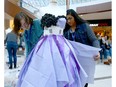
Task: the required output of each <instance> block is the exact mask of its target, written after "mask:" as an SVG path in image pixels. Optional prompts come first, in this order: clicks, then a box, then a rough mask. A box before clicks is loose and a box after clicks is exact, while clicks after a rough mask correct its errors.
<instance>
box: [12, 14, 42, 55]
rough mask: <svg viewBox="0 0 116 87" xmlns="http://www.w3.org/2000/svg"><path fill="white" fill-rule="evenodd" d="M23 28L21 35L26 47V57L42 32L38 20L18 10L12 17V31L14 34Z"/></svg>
mask: <svg viewBox="0 0 116 87" xmlns="http://www.w3.org/2000/svg"><path fill="white" fill-rule="evenodd" d="M20 29H23V30H24V33H23V37H24V42H25V46H26V47H25V48H26V57H27V56H28V55H29V53H30V52H31V50H32V49H33V47H34V46H35V45H36V43H37V41H38V40H39V38H40V37H41V36H42V34H43V29H42V28H41V26H40V20H38V19H34V20H33V19H32V18H30V17H29V16H28V15H26V14H25V13H23V12H19V13H17V14H16V16H15V17H14V31H15V33H16V34H18V33H19V30H20Z"/></svg>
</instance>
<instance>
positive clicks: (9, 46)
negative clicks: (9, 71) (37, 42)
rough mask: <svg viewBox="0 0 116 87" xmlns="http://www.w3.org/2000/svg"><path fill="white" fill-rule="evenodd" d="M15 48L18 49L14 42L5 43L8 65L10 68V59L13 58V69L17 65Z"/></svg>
mask: <svg viewBox="0 0 116 87" xmlns="http://www.w3.org/2000/svg"><path fill="white" fill-rule="evenodd" d="M17 48H18V44H17V43H16V42H12V41H8V42H7V51H8V55H9V63H10V66H12V57H13V58H14V67H16V64H17V56H16V53H17Z"/></svg>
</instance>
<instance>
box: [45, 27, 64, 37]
mask: <svg viewBox="0 0 116 87" xmlns="http://www.w3.org/2000/svg"><path fill="white" fill-rule="evenodd" d="M45 35H63V29H62V28H60V27H58V26H51V27H49V28H44V36H45Z"/></svg>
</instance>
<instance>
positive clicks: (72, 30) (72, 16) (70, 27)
mask: <svg viewBox="0 0 116 87" xmlns="http://www.w3.org/2000/svg"><path fill="white" fill-rule="evenodd" d="M66 18H67V24H66V27H65V29H64V37H65V38H67V39H69V40H71V41H75V42H80V43H82V44H86V45H89V46H94V47H98V48H99V47H100V46H99V42H98V40H97V38H96V36H95V34H94V32H93V31H92V29H91V28H90V27H89V25H88V23H87V22H86V21H85V20H83V19H82V18H80V17H79V16H78V14H77V13H76V12H75V11H74V10H73V9H68V10H67V12H66ZM99 58H100V54H99V53H98V55H94V59H95V60H98V59H99ZM87 85H88V84H86V86H85V87H87Z"/></svg>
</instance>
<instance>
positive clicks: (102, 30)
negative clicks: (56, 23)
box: [4, 0, 112, 87]
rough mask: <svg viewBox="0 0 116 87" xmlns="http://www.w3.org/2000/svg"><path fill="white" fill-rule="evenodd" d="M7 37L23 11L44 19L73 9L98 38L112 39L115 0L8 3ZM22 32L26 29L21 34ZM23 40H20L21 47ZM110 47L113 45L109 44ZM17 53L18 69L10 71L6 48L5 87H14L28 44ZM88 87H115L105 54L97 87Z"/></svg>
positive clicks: (22, 0)
mask: <svg viewBox="0 0 116 87" xmlns="http://www.w3.org/2000/svg"><path fill="white" fill-rule="evenodd" d="M4 6H5V11H4V22H5V23H4V24H5V25H4V38H6V35H7V34H8V33H9V32H11V31H12V29H13V20H14V17H15V15H16V14H17V13H18V12H24V13H26V14H27V15H28V16H29V17H31V18H32V19H36V18H38V19H41V17H42V16H43V15H44V14H45V13H51V14H54V15H55V16H58V15H66V10H67V9H74V10H75V11H76V12H77V14H78V15H79V16H80V17H81V18H83V19H84V20H86V21H87V22H88V23H89V26H90V27H91V28H92V29H93V31H94V33H95V35H96V37H97V38H98V39H99V37H101V38H103V37H105V36H109V37H110V42H111V40H112V0H5V1H4ZM19 32H20V33H23V30H20V31H19ZM20 40H21V39H18V44H20V42H21V41H20ZM110 44H111V43H110ZM21 45H22V47H19V48H18V50H17V68H15V69H14V68H13V69H9V59H8V58H9V56H8V52H7V48H6V44H5V45H4V87H15V85H16V82H17V80H18V74H19V72H20V70H21V67H22V65H23V63H24V61H25V59H26V58H25V57H26V56H25V43H24V41H22V42H21ZM111 58H112V57H111ZM88 87H112V63H111V61H110V63H109V62H104V55H102V58H101V59H99V60H98V61H96V69H95V76H94V84H89V85H88Z"/></svg>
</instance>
